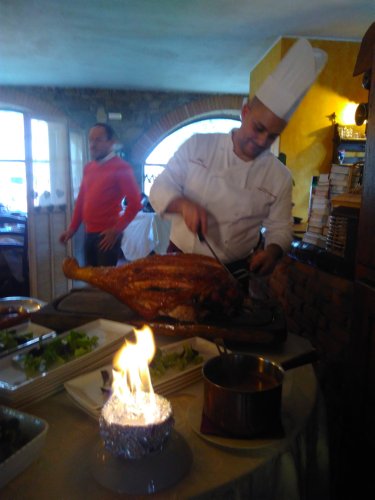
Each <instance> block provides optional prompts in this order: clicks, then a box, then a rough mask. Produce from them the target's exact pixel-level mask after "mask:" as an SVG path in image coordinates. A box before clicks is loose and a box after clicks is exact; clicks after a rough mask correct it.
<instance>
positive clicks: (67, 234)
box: [59, 229, 74, 244]
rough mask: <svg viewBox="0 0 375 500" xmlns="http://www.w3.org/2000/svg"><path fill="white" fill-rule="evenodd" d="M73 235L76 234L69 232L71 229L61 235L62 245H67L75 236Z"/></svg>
mask: <svg viewBox="0 0 375 500" xmlns="http://www.w3.org/2000/svg"><path fill="white" fill-rule="evenodd" d="M73 234H74V233H72V232H71V231H69V229H68V230H66V231H64V232H63V233H61V234H60V236H59V241H60V243H62V244H64V243H67V242H68V241H69V240H70V238H71V237H72V236H73Z"/></svg>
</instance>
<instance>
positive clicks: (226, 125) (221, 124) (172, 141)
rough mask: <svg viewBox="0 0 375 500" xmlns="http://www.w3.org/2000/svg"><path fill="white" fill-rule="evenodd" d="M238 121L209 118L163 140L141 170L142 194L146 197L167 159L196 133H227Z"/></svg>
mask: <svg viewBox="0 0 375 500" xmlns="http://www.w3.org/2000/svg"><path fill="white" fill-rule="evenodd" d="M239 125H240V120H236V119H232V118H209V119H203V120H199V121H196V122H193V123H190V124H188V125H185V126H182V127H180V128H179V129H177V130H175V131H174V132H172V133H171V134H169V135H168V136H167V137H166V138H165V139H163V140H162V141H161V142H160V143H159V144H158V145H157V146H156V147H155V148H154V150H153V151H152V152H151V153H150V154H149V155H148V157H147V158H146V161H145V164H144V170H143V192H144V193H145V194H146V195H147V196H148V195H149V194H150V189H151V186H152V184H153V182H154V180H155V178H156V177H157V176H158V175H159V174H160V173H161V172H162V171H163V170H164V168H165V166H166V164H167V163H168V161H169V159H170V158H171V157H172V156H173V155H174V153H175V152H176V151H177V149H178V148H179V147H180V145H181V144H182V143H183V142H185V141H186V140H187V139H189V137H191V136H192V135H193V134H197V133H203V134H204V133H214V132H222V133H228V132H229V131H230V130H232V129H233V128H236V127H239Z"/></svg>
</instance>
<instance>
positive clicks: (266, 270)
mask: <svg viewBox="0 0 375 500" xmlns="http://www.w3.org/2000/svg"><path fill="white" fill-rule="evenodd" d="M282 255H283V251H282V250H281V248H280V247H279V245H276V244H274V243H272V244H271V245H268V246H267V248H265V249H264V250H257V251H256V252H255V253H254V254H253V255H252V257H251V260H250V265H249V269H250V271H251V272H253V273H255V274H257V275H258V276H265V275H267V274H271V273H272V271H273V270H274V268H275V266H276V264H277V262H278V260H279V259H280V258H281V257H282Z"/></svg>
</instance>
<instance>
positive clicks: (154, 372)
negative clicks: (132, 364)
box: [150, 343, 203, 379]
mask: <svg viewBox="0 0 375 500" xmlns="http://www.w3.org/2000/svg"><path fill="white" fill-rule="evenodd" d="M202 361H203V357H202V356H201V355H200V354H199V352H198V351H197V350H196V349H193V347H192V346H191V345H190V344H189V343H186V344H184V345H183V347H182V351H171V352H168V351H162V350H161V349H159V348H157V350H156V353H155V356H154V358H153V360H152V362H151V364H150V374H151V377H152V378H153V379H156V378H158V377H161V376H162V375H164V374H165V373H166V372H167V371H168V370H170V369H175V370H177V371H184V370H185V369H186V368H187V367H188V366H192V365H198V364H199V363H202Z"/></svg>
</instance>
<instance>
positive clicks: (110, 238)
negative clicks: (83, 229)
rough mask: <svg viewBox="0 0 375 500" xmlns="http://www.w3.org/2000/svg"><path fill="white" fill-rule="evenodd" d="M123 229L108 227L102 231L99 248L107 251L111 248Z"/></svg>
mask: <svg viewBox="0 0 375 500" xmlns="http://www.w3.org/2000/svg"><path fill="white" fill-rule="evenodd" d="M120 234H121V231H118V230H117V229H114V228H110V229H106V230H105V231H102V232H101V233H100V236H101V240H100V243H99V248H100V250H103V251H106V250H110V249H111V248H112V247H113V246H114V244H115V243H116V241H117V240H118V238H119V237H120Z"/></svg>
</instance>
